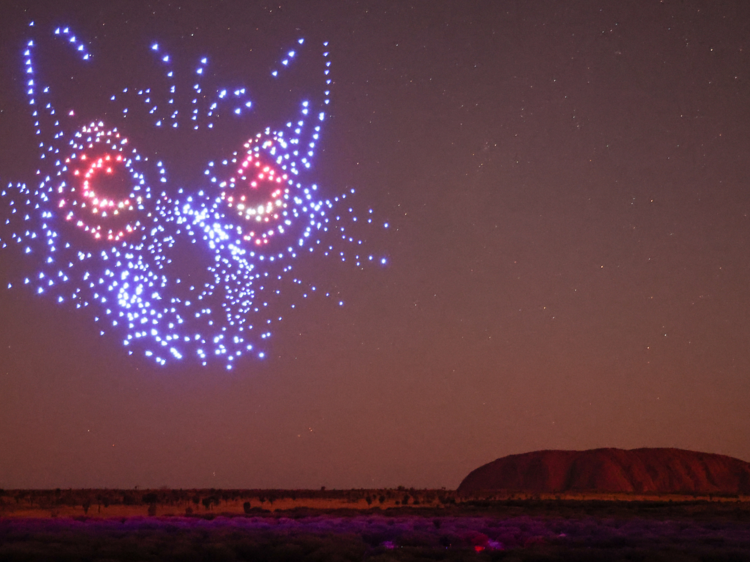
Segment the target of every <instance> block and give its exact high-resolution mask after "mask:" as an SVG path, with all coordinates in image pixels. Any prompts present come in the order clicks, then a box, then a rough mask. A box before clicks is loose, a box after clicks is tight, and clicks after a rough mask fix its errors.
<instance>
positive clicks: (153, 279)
mask: <svg viewBox="0 0 750 562" xmlns="http://www.w3.org/2000/svg"><path fill="white" fill-rule="evenodd" d="M52 40H57V41H60V40H62V41H63V42H64V43H65V44H67V45H68V46H69V47H70V48H72V49H73V50H74V52H76V53H77V54H78V55H80V59H81V60H82V61H83V64H94V63H93V57H92V55H91V54H90V53H89V52H88V49H87V48H86V45H85V44H84V43H83V42H82V41H81V40H80V38H78V37H76V36H75V35H73V33H72V32H71V31H70V29H69V28H58V29H55V30H54V34H53V38H52ZM303 46H304V40H303V39H300V40H299V41H298V44H297V45H295V47H296V48H297V49H302V48H303ZM323 46H324V47H327V43H324V44H323ZM36 48H37V43H36V42H35V41H33V40H32V41H28V43H27V44H26V46H25V49H24V52H23V63H24V66H23V69H24V77H25V79H24V82H25V88H26V93H27V96H28V103H29V107H30V109H31V116H32V118H33V122H34V127H35V134H36V136H37V138H38V139H39V142H38V149H39V169H38V170H37V172H36V174H37V177H38V181H37V182H36V183H35V184H34V185H33V186H30V185H27V184H25V183H18V184H9V185H8V186H7V187H6V188H5V189H2V190H0V195H1V196H2V197H0V209H2V210H1V211H0V212H1V213H2V215H4V216H3V220H2V223H4V225H2V227H3V228H4V230H3V231H0V247H1V248H4V249H5V248H8V249H12V250H13V251H16V252H19V253H21V254H23V255H26V256H27V257H24V260H25V261H24V262H23V265H24V272H23V273H22V274H21V275H20V276H19V277H18V278H16V279H13V280H11V282H10V283H9V284H8V288H12V287H14V286H16V285H22V286H27V287H28V288H29V289H30V290H33V291H34V292H35V293H38V294H40V295H45V296H47V297H48V298H52V299H54V300H55V301H57V302H59V303H62V304H66V303H67V304H70V305H74V306H75V307H76V308H80V309H85V310H88V311H90V314H91V316H92V318H93V319H94V321H96V322H99V323H101V324H102V325H103V328H102V329H101V334H104V332H105V330H106V329H109V328H108V327H110V326H111V329H113V330H114V331H115V333H117V334H121V335H122V337H123V340H122V341H123V344H124V346H125V347H126V349H127V350H128V352H129V353H131V354H132V353H133V352H134V351H136V350H137V351H140V352H142V353H144V354H145V355H146V356H147V357H150V358H152V359H153V360H154V361H156V362H157V363H158V364H160V365H165V364H167V363H168V362H174V361H181V360H182V361H190V360H197V361H198V362H199V363H201V364H202V365H207V364H208V363H209V362H212V361H219V362H221V363H223V364H224V365H225V366H226V368H227V369H232V367H233V366H234V365H235V364H236V363H237V361H238V360H239V359H240V358H241V357H243V356H248V355H249V356H254V357H256V358H261V359H262V358H263V357H264V356H265V352H264V345H263V344H264V342H265V341H266V340H267V339H268V338H269V337H270V335H271V327H272V325H273V324H275V323H277V322H278V321H280V320H281V319H282V316H280V315H279V310H280V309H281V308H288V307H291V308H295V306H296V304H295V301H297V300H299V299H304V298H307V296H308V295H309V294H312V293H315V292H323V291H318V289H317V287H316V286H315V285H312V284H310V283H308V282H307V281H303V280H302V279H300V278H298V277H297V274H296V266H297V264H298V263H299V261H300V260H302V259H318V260H322V259H323V258H334V259H340V260H342V261H345V262H351V263H353V264H354V265H356V267H364V266H365V265H366V264H381V265H382V264H385V263H386V260H385V258H382V257H378V258H376V257H375V256H373V255H370V254H366V253H365V252H364V249H363V248H364V246H363V240H362V239H361V238H356V237H354V236H353V235H352V234H351V233H350V230H352V228H351V227H352V226H355V225H356V224H357V223H358V222H359V224H362V223H367V224H370V225H373V218H372V216H373V212H372V210H371V209H370V210H368V212H367V215H366V217H363V219H362V220H359V221H358V219H357V216H356V214H355V212H354V209H353V208H352V207H350V206H349V205H348V204H347V202H348V199H349V197H348V196H351V194H352V193H353V192H354V190H350V192H349V193H344V194H340V195H338V196H333V197H330V198H326V195H325V194H324V193H323V192H324V190H323V189H320V188H319V187H318V186H317V185H316V184H314V183H310V182H309V179H308V177H309V175H310V169H311V166H312V161H313V159H314V157H315V150H316V145H317V144H318V142H319V139H320V134H321V126H322V123H323V122H324V120H325V113H324V111H323V108H324V107H325V105H327V104H329V102H330V86H331V78H330V76H329V73H330V65H331V62H330V60H329V53H328V52H324V53H323V57H324V58H325V60H324V62H325V69H324V71H323V72H324V80H325V88H324V95H323V96H322V99H321V103H319V104H318V105H319V106H320V107H316V106H315V104H313V103H311V102H309V101H301V102H299V111H298V113H297V115H296V116H295V117H294V118H293V119H290V120H289V121H287V122H286V123H285V124H284V125H282V126H281V127H279V128H278V129H274V128H272V127H266V128H265V129H263V130H261V131H257V130H248V133H247V135H246V137H245V138H246V139H247V140H246V141H245V142H244V143H243V144H242V146H241V147H237V148H238V149H237V150H236V151H234V152H232V153H231V154H229V155H227V157H226V158H224V159H220V160H216V161H213V160H212V161H208V162H206V166H205V171H204V173H203V174H202V175H201V176H200V177H197V178H194V182H193V183H192V185H189V186H178V185H173V184H172V183H171V181H170V178H169V175H168V173H167V165H166V164H165V163H164V162H162V161H161V160H159V159H158V158H157V157H155V156H154V155H153V154H151V155H149V154H148V153H144V152H141V151H139V150H138V148H137V147H135V146H133V144H134V143H132V142H131V141H130V140H129V139H128V137H127V135H126V130H118V128H116V127H111V126H109V125H108V124H107V119H99V120H94V121H88V122H86V121H83V120H82V119H79V118H78V117H77V114H76V111H75V110H70V111H67V110H66V111H64V112H62V114H61V113H60V112H58V111H57V110H56V108H55V103H54V95H53V92H52V91H51V89H50V87H49V86H47V85H45V84H44V83H43V80H44V79H43V77H41V76H39V74H38V72H37V70H36V67H35V53H36V52H37V51H36ZM150 50H151V55H152V56H153V55H155V56H156V57H157V60H158V62H159V64H160V65H161V66H162V67H163V70H164V73H165V78H166V80H167V82H166V84H167V86H166V88H164V87H160V88H156V87H154V88H132V87H130V88H129V87H126V88H122V89H121V90H120V91H118V93H116V94H114V95H111V97H110V98H109V101H110V102H111V104H112V107H113V108H114V110H115V111H116V112H117V114H118V115H120V116H121V119H120V122H122V123H125V124H126V125H125V126H124V127H122V129H127V123H129V122H133V121H132V117H131V116H132V115H134V114H140V115H142V116H144V117H145V118H147V121H148V122H149V123H150V125H151V126H153V127H154V128H156V129H160V130H162V131H165V130H170V131H171V130H174V134H175V135H177V134H180V133H179V130H180V129H181V128H182V129H184V128H185V127H188V128H189V129H190V130H196V131H197V130H199V129H201V128H204V129H209V130H213V129H214V128H216V129H215V130H216V132H217V133H218V134H221V126H222V123H223V122H224V121H226V120H229V119H233V120H235V121H237V120H239V124H240V125H242V120H243V118H244V116H245V115H246V114H248V113H250V112H251V111H257V108H256V107H255V104H254V103H253V102H252V101H251V100H250V99H249V97H248V95H247V89H246V88H245V87H239V88H237V87H235V88H221V87H220V88H217V89H213V88H212V89H210V90H209V89H206V88H204V87H203V85H202V83H201V78H203V76H205V75H206V74H207V68H208V65H209V61H208V59H207V58H201V59H200V61H199V63H198V65H197V67H196V69H195V75H196V77H197V80H196V82H195V84H193V85H192V91H191V96H189V97H190V98H192V99H191V100H190V110H189V111H180V109H178V106H179V105H180V104H179V103H175V100H176V95H175V94H176V91H177V88H178V81H177V80H176V78H175V71H174V70H173V67H172V58H171V57H170V56H169V54H167V53H165V52H164V50H163V49H162V47H161V46H160V45H158V44H153V45H151V49H150ZM298 58H299V56H298V52H297V51H295V50H288V51H286V52H285V53H284V55H283V58H282V60H280V61H279V64H278V69H274V70H272V72H271V75H272V77H273V78H272V79H283V73H284V71H287V70H288V69H289V67H290V66H292V64H293V63H296V62H297V59H298ZM204 90H205V91H204ZM142 121H143V120H141V121H139V122H142ZM133 123H134V126H135V122H133ZM387 226H388V225H387V224H385V225H384V227H386V228H387ZM186 262H189V263H186ZM188 269H189V270H190V273H185V272H186V270H188ZM289 288H292V289H289ZM294 288H296V289H294ZM290 290H291V292H292V293H294V294H291V295H289V296H288V297H285V298H284V299H282V298H281V295H282V292H285V295H286V292H289V291H290ZM325 294H326V296H331V295H330V293H325ZM339 304H343V303H341V302H340V303H339Z"/></svg>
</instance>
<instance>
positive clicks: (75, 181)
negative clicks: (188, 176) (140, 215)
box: [56, 125, 147, 242]
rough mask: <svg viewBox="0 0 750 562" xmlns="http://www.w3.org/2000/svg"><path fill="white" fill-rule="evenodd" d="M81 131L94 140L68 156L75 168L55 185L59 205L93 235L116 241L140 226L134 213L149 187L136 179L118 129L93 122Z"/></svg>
mask: <svg viewBox="0 0 750 562" xmlns="http://www.w3.org/2000/svg"><path fill="white" fill-rule="evenodd" d="M81 133H82V134H85V135H86V136H87V137H93V138H94V139H95V140H94V141H93V142H90V143H89V144H88V145H87V146H85V147H84V146H82V145H76V146H75V148H76V150H77V151H76V152H74V153H73V154H72V155H71V157H70V158H68V159H66V163H67V164H68V165H69V166H70V167H71V168H72V167H74V166H75V168H74V169H71V170H69V171H68V174H67V177H65V176H63V179H62V181H61V183H60V185H59V187H58V188H57V189H56V191H57V193H59V194H60V200H59V202H58V207H59V208H65V209H67V212H66V215H65V219H66V220H68V221H71V222H72V223H73V224H75V225H76V226H77V227H79V228H81V229H83V230H84V231H86V232H88V233H89V234H91V235H92V236H93V237H94V239H96V240H100V239H106V240H109V241H111V242H117V241H119V240H121V239H122V238H124V237H125V236H127V235H128V234H130V233H132V232H134V231H136V230H139V229H140V228H141V224H140V222H139V221H138V220H137V219H135V218H134V216H133V214H134V213H135V212H137V210H138V209H139V207H141V203H142V201H143V195H141V193H142V192H141V190H142V189H143V192H145V191H147V188H145V189H144V188H143V187H142V186H141V185H139V183H138V182H136V176H137V174H135V172H134V170H133V169H132V162H131V161H130V160H128V159H126V158H123V155H122V154H121V152H122V150H123V148H122V145H124V144H125V139H121V138H120V135H119V134H118V133H117V132H116V131H108V130H106V129H103V128H101V125H98V126H97V125H91V126H89V127H84V128H83V129H82V130H81ZM82 136H83V135H82ZM113 152H115V153H113ZM76 163H78V166H76ZM140 183H142V182H140Z"/></svg>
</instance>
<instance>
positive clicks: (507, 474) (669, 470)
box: [458, 449, 750, 494]
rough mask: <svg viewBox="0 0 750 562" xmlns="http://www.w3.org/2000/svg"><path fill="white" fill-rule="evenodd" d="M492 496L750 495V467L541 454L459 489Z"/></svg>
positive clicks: (667, 457) (709, 457)
mask: <svg viewBox="0 0 750 562" xmlns="http://www.w3.org/2000/svg"><path fill="white" fill-rule="evenodd" d="M488 491H525V492H536V493H559V492H641V493H649V492H651V493H696V492H698V493H725V494H750V463H747V462H745V461H741V460H739V459H735V458H732V457H727V456H724V455H714V454H711V453H698V452H694V451H686V450H684V449H631V450H625V449H590V450H588V451H535V452H532V453H524V454H521V455H510V456H507V457H502V458H499V459H497V460H495V461H493V462H491V463H488V464H485V465H484V466H480V467H479V468H477V469H476V470H474V471H472V472H471V473H470V474H469V475H468V476H467V477H466V478H464V480H463V482H461V485H460V486H459V487H458V492H459V493H460V494H476V493H478V492H488Z"/></svg>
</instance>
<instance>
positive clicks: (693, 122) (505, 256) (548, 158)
mask: <svg viewBox="0 0 750 562" xmlns="http://www.w3.org/2000/svg"><path fill="white" fill-rule="evenodd" d="M17 4H18V5H19V6H21V7H19V6H16V7H13V8H9V9H7V15H6V8H4V15H3V18H2V22H1V23H0V181H2V182H4V183H3V185H5V184H7V183H8V182H17V181H25V182H29V183H31V182H33V181H34V171H35V170H36V160H35V158H36V157H35V140H34V138H33V134H32V133H33V130H32V121H31V117H30V116H29V114H28V111H27V105H26V101H25V97H24V88H23V85H22V82H21V79H22V74H21V72H22V57H21V52H22V46H23V44H24V41H25V39H26V38H27V36H28V28H27V27H26V26H27V24H28V21H30V20H32V19H33V20H35V21H37V27H39V29H41V27H40V26H47V28H49V27H50V26H51V25H53V24H58V23H59V24H66V25H70V26H71V27H72V28H73V29H74V30H75V32H76V33H77V34H78V35H79V36H80V37H81V38H83V39H84V40H85V41H90V42H91V43H90V45H89V46H90V49H91V50H92V52H95V53H96V52H97V49H100V51H99V52H101V53H102V54H101V55H100V57H99V58H100V59H103V64H107V65H108V66H107V68H110V69H111V68H117V66H118V65H120V66H121V67H122V69H123V70H122V72H123V73H124V74H127V73H128V72H138V69H139V66H138V65H139V63H138V59H137V56H143V57H144V58H145V57H147V56H148V51H147V47H148V45H149V44H150V41H152V40H158V41H160V42H162V43H163V44H167V45H169V46H170V52H171V53H172V54H173V56H175V58H179V57H180V55H181V53H184V59H183V60H184V61H186V62H191V61H192V60H193V59H192V58H191V57H193V54H194V53H197V52H199V51H203V50H205V51H206V52H207V54H208V55H211V56H212V57H213V59H212V60H216V61H217V64H218V65H219V68H221V69H224V71H225V72H227V75H228V76H232V77H233V78H234V76H233V75H232V73H233V72H239V71H238V70H235V69H241V68H245V67H247V68H250V67H251V66H252V64H253V60H254V59H253V57H255V56H257V57H260V59H259V60H265V59H264V58H263V57H267V58H268V57H273V56H276V55H277V54H278V52H279V49H281V48H283V47H284V46H285V45H287V44H288V40H289V39H290V38H296V37H297V36H298V35H301V36H304V37H307V38H309V39H310V40H316V41H317V40H328V41H330V52H331V58H332V60H333V69H334V73H333V75H334V82H335V83H334V85H333V87H332V93H331V97H332V104H331V110H330V113H331V118H330V119H329V120H328V121H327V122H326V124H325V127H324V131H323V144H322V148H323V150H322V151H321V152H320V153H319V154H318V155H317V156H316V163H315V167H314V173H313V175H314V176H317V177H318V180H319V181H318V183H319V184H320V185H321V186H324V187H323V188H324V189H329V190H330V192H331V193H332V194H334V193H340V192H341V191H343V190H344V189H346V188H349V187H354V188H356V189H357V191H358V199H357V201H356V205H357V206H359V207H360V208H362V209H366V208H368V207H372V208H373V209H374V211H375V213H376V215H377V216H378V217H379V218H381V219H382V220H387V221H389V222H390V224H391V228H390V233H389V234H388V235H387V236H385V235H381V234H378V235H377V236H374V238H375V239H374V240H372V241H370V242H371V243H372V244H373V245H374V246H375V247H377V248H378V249H380V250H382V252H383V253H386V254H387V255H388V256H389V259H390V265H389V266H388V267H387V268H386V269H383V270H368V271H364V272H361V271H357V270H355V269H353V268H352V269H348V268H346V267H343V266H341V265H336V264H335V263H333V262H325V261H319V262H318V261H311V262H310V263H308V264H306V267H307V271H308V272H310V274H311V275H313V276H315V277H316V278H317V279H320V283H321V285H322V286H323V285H325V286H328V287H332V288H334V289H335V290H336V291H340V293H341V295H342V296H343V297H344V299H345V301H346V303H347V304H346V306H344V307H342V308H340V307H338V306H336V303H335V302H333V301H330V300H325V299H319V300H313V301H312V302H309V303H306V306H304V307H301V308H299V309H298V310H297V311H296V312H295V313H293V314H288V315H287V317H286V318H285V320H284V321H283V323H281V324H280V325H279V326H277V327H276V328H275V330H274V335H273V338H272V339H271V341H270V344H269V351H270V353H269V358H268V359H266V360H265V361H263V362H259V361H255V360H252V359H249V360H245V361H244V362H242V363H240V364H239V365H238V368H236V369H235V370H234V371H233V372H231V373H229V374H228V373H227V372H226V371H225V370H224V369H223V368H222V366H221V365H216V366H215V367H211V368H201V367H195V366H192V365H188V366H185V367H179V366H173V367H168V368H159V367H156V366H154V365H153V364H152V363H151V362H149V361H147V360H146V359H144V358H141V357H138V356H132V357H131V356H128V355H127V354H126V353H125V351H124V349H123V348H122V346H121V345H120V343H119V342H120V338H118V337H116V336H111V337H110V336H105V337H100V336H99V329H98V327H97V326H96V325H95V324H94V323H93V322H92V321H91V319H90V317H88V316H87V315H86V314H82V313H80V312H78V311H75V310H73V309H70V308H65V307H58V306H57V305H56V304H54V303H53V302H50V301H48V300H46V299H44V298H39V297H36V296H35V295H32V294H30V292H25V291H24V290H23V289H13V290H11V291H8V290H5V289H3V290H0V318H2V322H0V488H14V487H37V488H40V487H41V488H43V487H132V486H135V485H138V486H140V487H156V486H161V485H166V486H170V487H215V488H220V487H233V488H260V487H274V488H318V487H320V486H327V487H329V488H349V487H384V486H398V485H405V486H414V487H440V486H446V487H448V488H455V487H456V486H458V484H459V482H460V481H461V479H462V478H463V477H464V476H465V475H466V474H468V472H469V471H470V470H472V469H474V468H476V467H477V466H479V465H481V464H483V463H485V462H488V461H491V460H494V459H495V458H498V457H500V456H504V455H508V454H513V453H521V452H527V451H532V450H536V449H587V448H594V447H621V448H636V447H679V448H685V449H693V450H700V451H706V452H711V453H721V454H727V455H731V456H735V457H738V458H741V459H743V460H746V461H750V438H749V436H748V428H749V427H750V408H748V399H749V398H750V345H749V344H750V302H749V301H748V296H747V295H748V286H749V283H748V281H750V216H748V214H749V213H750V189H748V186H749V185H750V158H748V153H749V151H750V128H749V126H750V104H749V103H748V102H749V101H750V6H749V5H747V4H746V3H745V2H740V1H737V2H726V1H685V2H681V1H679V2H678V1H676V0H665V1H663V2H656V1H651V0H638V1H633V2H619V1H612V2H607V1H593V0H592V1H588V2H574V3H563V2H557V1H548V2H526V1H503V0H494V1H492V0H487V1H476V2H466V1H464V2H449V1H442V0H429V1H427V0H424V1H417V2H408V3H407V2H401V1H396V0H394V1H385V2H384V1H380V0H378V1H375V0H373V1H370V2H365V1H362V2H354V1H352V2H343V1H340V2H339V1H335V2H334V1H331V2H320V3H318V2H315V3H312V2H307V1H302V0H300V1H296V2H285V1H282V2H280V3H276V4H268V5H267V6H264V5H263V3H260V2H243V1H240V0H227V1H224V2H216V3H215V6H214V7H212V8H208V7H206V6H205V5H206V4H207V3H204V2H200V1H198V0H195V1H185V2H179V1H174V2H166V1H152V2H126V1H112V2H106V3H104V2H101V3H93V4H96V5H98V6H97V7H96V8H94V9H92V8H91V5H92V3H91V2H84V1H78V2H76V1H72V0H60V1H59V2H51V1H50V2H34V3H29V4H30V5H31V4H33V6H34V8H33V9H28V10H24V9H23V7H22V5H23V4H25V3H22V2H19V3H17ZM44 4H48V7H47V8H46V9H43V5H44ZM313 4H315V8H313ZM323 4H324V5H325V7H322V8H321V7H320V6H319V5H323ZM279 6H280V7H279ZM121 44H122V45H125V44H127V45H128V48H130V47H131V46H132V47H133V49H134V50H133V51H132V53H134V54H133V56H132V57H131V56H121V55H120V59H117V58H116V57H117V56H118V50H119V49H120V47H119V46H120V45H121ZM137 49H142V50H141V51H138V50H137ZM251 49H252V50H251ZM108 57H115V60H114V61H113V60H112V58H109V60H107V58H108ZM97 63H99V61H97ZM109 72H110V74H109V75H108V76H109V78H108V79H111V80H115V79H116V78H117V75H116V74H114V73H112V71H111V70H110V71H109ZM238 79H239V80H241V79H242V76H239V77H238ZM315 80H316V77H315V76H312V77H311V78H310V84H313V87H315V86H317V82H315ZM257 90H258V91H259V92H260V93H259V96H260V98H259V99H260V100H261V101H262V100H263V97H262V84H258V86H257ZM86 95H88V94H82V96H83V97H82V98H81V99H82V100H85V99H86V98H85V96H86ZM91 95H94V94H91ZM255 111H258V112H262V111H263V109H262V103H259V104H256V108H255ZM196 150H198V148H196ZM185 181H186V182H187V181H190V178H189V177H188V178H186V179H185ZM3 212H4V210H3V209H0V213H3ZM2 216H4V215H2ZM16 267H19V265H18V260H17V259H16V257H15V255H14V254H12V253H8V252H7V251H4V252H2V253H0V281H4V278H3V275H4V274H5V272H9V271H11V269H12V268H16ZM6 284H7V282H5V283H0V287H4V286H5V285H6Z"/></svg>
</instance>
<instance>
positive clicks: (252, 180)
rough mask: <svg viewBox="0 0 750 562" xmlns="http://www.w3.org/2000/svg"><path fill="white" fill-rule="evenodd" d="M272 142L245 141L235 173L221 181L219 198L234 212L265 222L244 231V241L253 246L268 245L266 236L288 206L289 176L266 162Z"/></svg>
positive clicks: (249, 219)
mask: <svg viewBox="0 0 750 562" xmlns="http://www.w3.org/2000/svg"><path fill="white" fill-rule="evenodd" d="M272 147H273V143H272V142H270V141H266V142H264V143H262V148H263V149H264V150H263V152H261V150H260V148H261V144H260V143H258V142H257V140H256V139H252V140H250V141H248V142H247V143H246V144H245V153H244V156H242V157H241V160H240V157H238V163H237V164H236V168H235V169H234V175H232V176H231V177H230V178H228V179H227V180H226V181H225V182H223V183H222V192H221V200H222V201H223V203H224V204H226V205H227V206H229V207H230V208H231V209H233V210H234V211H235V212H236V213H237V215H239V216H240V217H241V218H242V219H244V220H245V221H247V222H249V223H250V224H254V225H257V224H267V225H268V226H266V227H264V230H261V231H259V232H256V231H255V230H253V231H250V232H247V233H245V234H243V238H244V239H245V240H247V241H254V243H255V244H256V245H261V244H267V243H268V237H269V236H271V235H272V234H273V232H274V228H275V227H274V226H272V224H275V223H276V222H277V221H278V220H279V219H280V217H281V216H283V213H284V209H285V208H286V207H287V196H288V193H289V188H288V187H287V186H288V185H289V183H290V180H289V176H288V174H286V173H285V172H284V171H283V170H280V169H278V168H277V166H276V165H275V164H273V163H271V162H269V159H270V158H269V156H268V155H267V153H266V150H269V149H271V148H272Z"/></svg>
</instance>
